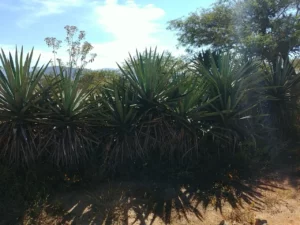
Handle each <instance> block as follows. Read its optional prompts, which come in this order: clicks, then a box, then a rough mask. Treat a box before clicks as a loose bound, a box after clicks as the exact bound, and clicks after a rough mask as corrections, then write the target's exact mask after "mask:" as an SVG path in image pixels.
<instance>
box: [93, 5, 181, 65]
mask: <svg viewBox="0 0 300 225" xmlns="http://www.w3.org/2000/svg"><path fill="white" fill-rule="evenodd" d="M164 15H165V11H164V10H163V9H161V8H158V7H156V6H154V5H153V4H148V5H144V6H141V5H138V4H137V3H135V2H134V0H127V1H126V3H125V4H120V3H119V2H118V0H106V1H105V3H104V4H102V5H98V6H96V7H95V14H94V15H93V17H95V20H96V22H97V23H98V25H99V29H102V30H104V31H105V32H107V33H109V34H111V35H112V41H109V42H105V43H92V44H93V46H94V52H96V53H97V58H96V60H95V62H94V63H93V64H91V65H90V67H91V68H94V69H96V68H106V67H109V68H116V67H117V65H116V62H119V63H120V62H122V61H123V60H124V59H126V58H127V57H128V53H129V52H130V53H131V54H135V50H136V49H138V50H139V51H143V50H144V49H145V48H146V47H147V48H149V47H152V48H155V47H156V46H158V50H160V51H163V50H169V51H171V52H172V53H175V55H179V54H182V53H183V51H180V50H179V51H178V50H176V48H175V43H174V42H173V41H171V42H170V43H168V42H169V41H170V40H168V39H166V40H164V41H162V40H159V39H158V38H157V37H156V35H157V34H158V33H163V32H167V31H166V30H165V25H164V24H163V23H162V22H161V20H162V19H163V17H164Z"/></svg>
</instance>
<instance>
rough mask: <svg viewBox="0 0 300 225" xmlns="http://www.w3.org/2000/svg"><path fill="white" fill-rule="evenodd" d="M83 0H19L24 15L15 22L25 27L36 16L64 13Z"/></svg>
mask: <svg viewBox="0 0 300 225" xmlns="http://www.w3.org/2000/svg"><path fill="white" fill-rule="evenodd" d="M84 3H85V0H21V5H20V7H19V10H22V11H23V12H25V13H26V15H25V16H24V17H23V18H22V20H20V21H18V22H17V25H19V26H20V27H23V28H25V27H27V26H28V25H31V24H33V23H34V22H36V20H37V18H39V17H42V16H49V15H53V14H61V13H64V12H65V11H66V10H67V9H68V8H70V7H79V6H82V5H83V4H84Z"/></svg>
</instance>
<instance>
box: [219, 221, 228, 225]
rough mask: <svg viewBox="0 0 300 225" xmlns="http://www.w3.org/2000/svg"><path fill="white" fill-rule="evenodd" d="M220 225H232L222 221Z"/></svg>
mask: <svg viewBox="0 0 300 225" xmlns="http://www.w3.org/2000/svg"><path fill="white" fill-rule="evenodd" d="M219 225H230V224H229V223H228V222H227V221H225V220H222V221H221V223H220V224H219Z"/></svg>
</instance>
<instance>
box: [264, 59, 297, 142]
mask: <svg viewBox="0 0 300 225" xmlns="http://www.w3.org/2000/svg"><path fill="white" fill-rule="evenodd" d="M265 73H266V74H265V80H264V86H265V89H264V92H263V94H264V95H265V96H266V97H267V100H268V101H266V102H265V104H263V107H264V111H265V112H266V113H268V114H270V117H269V121H268V123H269V124H268V125H269V126H271V127H273V128H274V127H275V128H277V129H278V131H280V133H281V134H280V135H283V136H285V135H287V134H288V131H289V130H290V129H291V128H292V127H293V120H292V119H293V118H294V117H295V116H294V115H293V113H295V112H296V110H297V100H298V97H299V92H298V91H297V89H296V87H297V85H298V84H299V82H300V75H299V74H297V73H296V72H295V70H294V68H293V66H292V65H291V64H290V63H289V62H288V60H285V61H284V60H283V59H282V58H280V57H279V58H278V59H277V62H276V65H275V66H274V65H271V64H269V65H265ZM283 136H282V137H283Z"/></svg>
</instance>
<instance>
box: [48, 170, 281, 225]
mask: <svg viewBox="0 0 300 225" xmlns="http://www.w3.org/2000/svg"><path fill="white" fill-rule="evenodd" d="M276 188H279V187H277V186H276V185H272V184H270V183H263V182H261V181H259V180H248V181H246V180H241V179H240V178H239V177H238V176H236V175H234V174H232V173H230V172H229V173H228V174H223V175H222V176H219V177H215V176H212V175H207V176H204V175H202V176H199V177H198V178H197V176H193V177H192V178H191V177H189V178H188V179H187V178H185V179H181V178H179V179H173V180H169V179H167V178H166V180H165V181H163V180H161V179H156V180H155V179H152V180H150V179H148V180H145V179H144V180H140V179H139V180H132V179H131V180H127V181H125V180H123V181H122V182H121V181H112V182H106V183H105V184H98V185H94V184H91V185H90V187H87V188H85V189H84V190H82V191H80V192H78V191H76V192H75V191H74V192H69V193H67V194H66V193H62V194H61V195H60V196H55V198H53V199H52V202H56V203H57V202H59V204H60V205H62V206H63V207H62V208H63V209H64V210H63V211H61V215H62V217H61V220H60V221H61V222H60V224H107V225H108V224H142V225H143V224H153V223H154V221H157V220H159V221H161V223H162V224H170V223H171V222H172V220H173V221H174V218H175V220H176V221H177V220H178V221H182V222H183V223H189V222H190V218H191V217H190V216H192V217H193V218H197V219H198V220H199V221H204V220H205V215H204V212H205V210H206V209H208V208H210V207H213V208H214V209H215V210H216V211H219V212H220V213H221V214H222V213H223V206H224V205H225V204H229V205H230V206H231V207H232V208H233V209H238V208H239V209H242V208H244V207H248V206H249V205H251V206H252V209H253V210H258V211H259V210H260V209H261V208H262V207H263V205H264V202H263V196H262V194H261V192H262V190H264V191H273V190H274V189H276ZM50 205H52V206H53V205H54V204H53V203H52V204H50ZM46 210H48V212H50V211H51V209H46Z"/></svg>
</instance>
